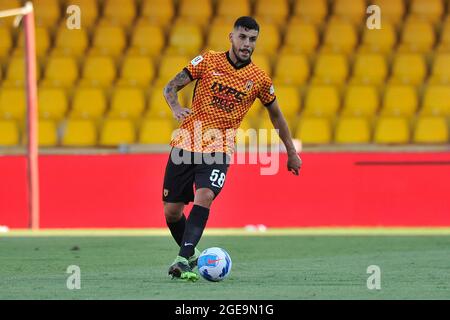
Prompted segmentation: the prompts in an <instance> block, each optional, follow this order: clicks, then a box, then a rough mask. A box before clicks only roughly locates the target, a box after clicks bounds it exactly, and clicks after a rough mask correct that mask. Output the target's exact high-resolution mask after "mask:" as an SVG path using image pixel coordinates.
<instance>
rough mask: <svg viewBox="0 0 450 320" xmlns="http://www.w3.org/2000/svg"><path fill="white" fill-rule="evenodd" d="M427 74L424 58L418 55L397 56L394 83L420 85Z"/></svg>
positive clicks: (394, 65) (401, 54)
mask: <svg viewBox="0 0 450 320" xmlns="http://www.w3.org/2000/svg"><path fill="white" fill-rule="evenodd" d="M425 74H426V65H425V60H424V57H423V56H422V55H420V54H418V53H399V54H397V55H396V57H395V59H394V62H393V67H392V78H391V81H392V82H393V83H403V84H412V85H418V84H420V83H422V81H423V79H424V77H425Z"/></svg>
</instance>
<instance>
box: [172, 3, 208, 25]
mask: <svg viewBox="0 0 450 320" xmlns="http://www.w3.org/2000/svg"><path fill="white" fill-rule="evenodd" d="M212 11H213V10H212V4H211V2H210V1H203V0H180V2H179V17H181V18H182V19H183V20H184V21H187V22H190V23H195V24H197V25H199V26H202V27H203V26H206V24H207V23H208V21H209V19H210V17H211V15H212Z"/></svg>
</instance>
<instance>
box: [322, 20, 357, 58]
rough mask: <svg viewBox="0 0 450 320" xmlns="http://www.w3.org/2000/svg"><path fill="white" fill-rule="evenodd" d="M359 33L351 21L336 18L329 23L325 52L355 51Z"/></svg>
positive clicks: (325, 37)
mask: <svg viewBox="0 0 450 320" xmlns="http://www.w3.org/2000/svg"><path fill="white" fill-rule="evenodd" d="M356 43H357V34H356V31H355V29H354V27H353V25H352V23H351V22H349V21H346V20H339V19H335V20H332V21H330V22H329V23H328V24H327V27H326V30H325V36H324V45H323V47H322V50H323V51H324V52H343V53H346V54H349V53H351V52H353V50H354V48H355V46H356Z"/></svg>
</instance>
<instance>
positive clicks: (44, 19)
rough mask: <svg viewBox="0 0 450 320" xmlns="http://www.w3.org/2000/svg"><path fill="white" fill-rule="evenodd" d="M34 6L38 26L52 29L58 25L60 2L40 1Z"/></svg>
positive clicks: (53, 0)
mask: <svg viewBox="0 0 450 320" xmlns="http://www.w3.org/2000/svg"><path fill="white" fill-rule="evenodd" d="M33 5H34V11H35V15H36V18H35V19H36V25H37V26H42V27H52V26H55V25H57V24H58V20H59V18H60V12H61V8H60V4H59V1H58V0H39V1H35V2H34V3H33Z"/></svg>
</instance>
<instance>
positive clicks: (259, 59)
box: [252, 53, 272, 76]
mask: <svg viewBox="0 0 450 320" xmlns="http://www.w3.org/2000/svg"><path fill="white" fill-rule="evenodd" d="M252 61H253V63H254V64H256V65H257V66H258V67H260V68H261V69H262V70H264V71H265V72H266V73H267V74H268V75H269V76H271V75H272V67H271V64H270V59H269V57H268V56H267V55H265V54H259V53H255V54H253V55H252Z"/></svg>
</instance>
